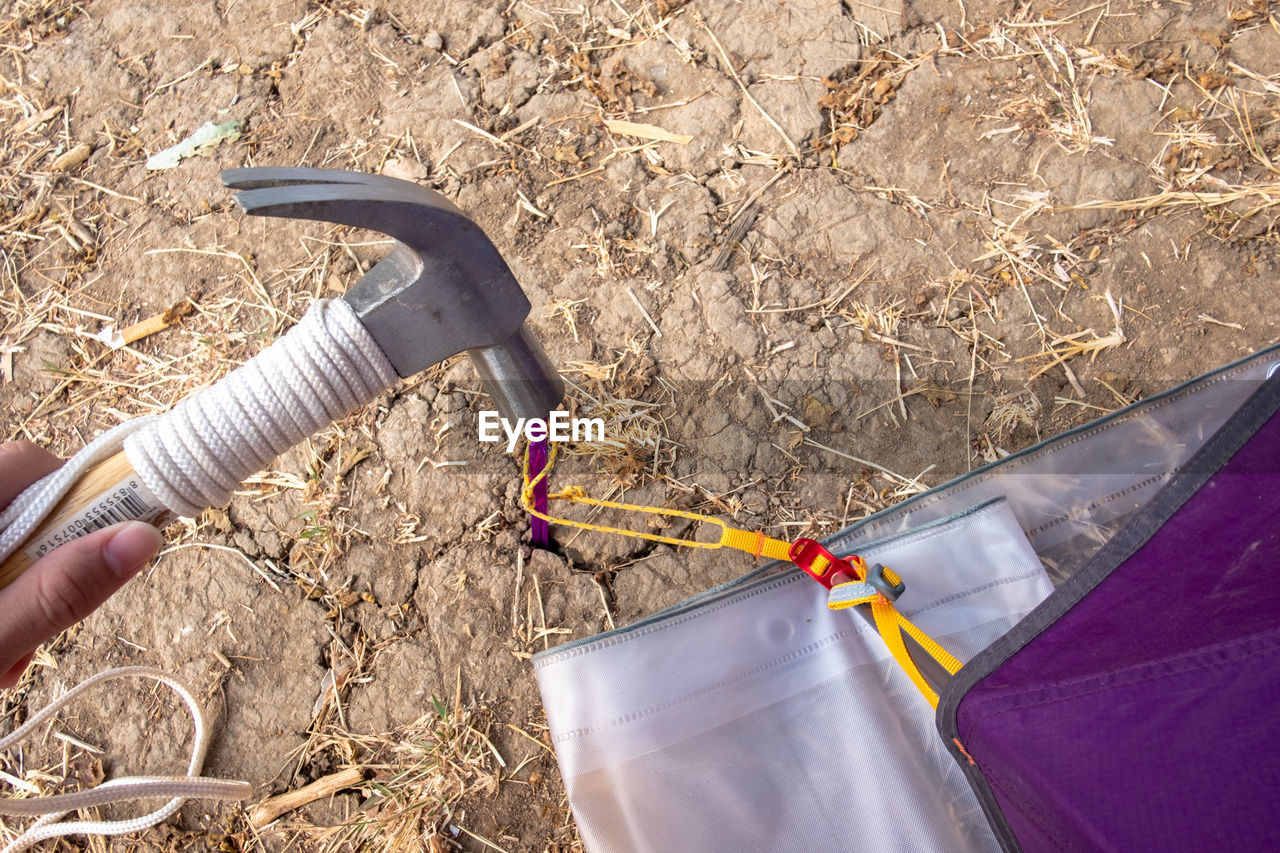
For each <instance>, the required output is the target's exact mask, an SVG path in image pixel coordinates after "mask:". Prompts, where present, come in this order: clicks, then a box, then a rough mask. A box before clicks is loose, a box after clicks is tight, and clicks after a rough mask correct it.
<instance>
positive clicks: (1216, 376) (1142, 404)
mask: <svg viewBox="0 0 1280 853" xmlns="http://www.w3.org/2000/svg"><path fill="white" fill-rule="evenodd" d="M1277 356H1280V343H1275V344H1272V345H1270V346H1268V347H1264V348H1263V349H1260V350H1258V351H1257V352H1254V353H1251V354H1249V355H1247V356H1244V357H1243V358H1239V359H1237V360H1235V361H1233V362H1231V363H1230V364H1226V365H1223V366H1222V367H1219V368H1217V369H1215V370H1211V371H1209V372H1208V373H1202V374H1200V375H1199V376H1196V377H1194V378H1192V379H1188V380H1187V381H1185V382H1182V383H1180V384H1178V385H1176V386H1174V387H1173V388H1170V389H1168V390H1167V391H1161V392H1160V393H1159V394H1153V395H1151V396H1150V397H1147V398H1145V399H1142V400H1139V401H1137V402H1136V403H1133V404H1131V405H1129V406H1126V407H1124V408H1123V409H1117V410H1116V411H1114V412H1112V413H1110V414H1108V415H1103V416H1102V417H1100V418H1096V419H1095V420H1091V421H1089V422H1088V423H1084V424H1081V425H1080V426H1078V427H1073V428H1072V429H1069V430H1067V431H1066V432H1063V433H1060V434H1058V435H1055V436H1053V437H1051V438H1047V439H1045V440H1044V441H1040V442H1037V443H1036V444H1033V445H1031V446H1030V447H1024V448H1023V449H1022V450H1019V451H1017V452H1015V453H1011V454H1009V455H1008V456H1006V457H1004V458H1003V459H997V460H996V461H994V462H989V463H987V464H986V465H983V466H982V467H981V468H977V469H975V470H973V471H970V472H968V473H967V474H961V475H960V476H959V477H955V478H953V479H951V480H948V481H947V482H945V483H942V484H940V485H937V486H934V487H933V488H932V489H929V490H928V491H924V492H921V493H920V494H918V495H913V496H911V497H909V498H906V499H905V500H902V501H899V502H898V503H896V504H894V505H893V506H890V507H885V508H884V509H882V510H880V511H879V512H876V513H873V514H871V515H869V516H867V517H866V518H863V519H860V520H858V521H856V522H854V523H853V524H850V525H849V526H848V527H846V528H844V529H843V530H841V531H839V532H838V533H833V534H832V535H831V536H830V537H828V538H827V539H824V540H823V542H824V543H825V544H826V545H827V546H828V547H830V548H832V549H833V550H834V549H835V548H836V547H840V546H842V543H843V542H845V541H846V540H848V539H852V538H856V537H857V535H858V534H859V533H862V532H863V531H865V530H868V529H874V528H876V527H878V526H880V525H881V524H882V523H883V522H884V521H885V520H886V519H888V518H890V517H892V516H897V515H900V514H902V513H903V512H907V513H911V512H914V511H915V510H917V509H919V508H921V507H922V506H924V505H927V504H928V503H930V502H931V501H935V500H938V499H940V498H941V497H943V496H944V495H945V494H946V493H948V492H951V491H953V490H956V489H959V488H962V487H967V486H969V485H971V484H972V483H974V482H975V481H978V480H982V479H985V478H987V477H990V476H993V475H995V474H996V473H998V472H999V471H1000V470H1001V469H1003V468H1008V467H1011V466H1014V465H1016V464H1018V463H1020V462H1022V461H1024V460H1026V459H1028V458H1029V457H1031V456H1036V455H1039V454H1041V453H1044V452H1047V451H1049V450H1051V449H1053V448H1056V447H1058V446H1060V445H1063V444H1070V443H1073V442H1076V441H1080V440H1082V439H1084V438H1087V437H1088V436H1089V435H1091V434H1093V433H1095V432H1099V431H1101V430H1104V429H1107V428H1109V427H1111V426H1112V425H1114V424H1115V423H1117V422H1119V421H1123V420H1126V419H1128V418H1131V417H1134V416H1136V415H1138V414H1140V413H1142V412H1146V411H1150V410H1151V409H1155V408H1159V407H1162V406H1165V405H1169V404H1172V403H1173V402H1175V401H1176V399H1177V398H1179V397H1181V396H1183V395H1184V394H1186V393H1188V392H1191V391H1195V390H1198V389H1200V388H1203V387H1205V386H1207V385H1211V384H1213V383H1216V382H1222V381H1225V380H1229V379H1231V378H1232V377H1233V376H1234V374H1237V373H1244V372H1246V371H1247V370H1249V369H1250V368H1251V367H1253V366H1254V365H1255V364H1257V362H1259V361H1266V360H1268V359H1270V358H1275V357H1277ZM1277 365H1280V362H1277ZM1273 369H1274V368H1273Z"/></svg>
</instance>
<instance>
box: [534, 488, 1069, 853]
mask: <svg viewBox="0 0 1280 853" xmlns="http://www.w3.org/2000/svg"><path fill="white" fill-rule="evenodd" d="M860 553H861V554H862V555H863V556H864V557H866V558H867V559H868V560H871V561H875V562H880V563H884V564H885V565H887V566H889V567H891V568H893V569H894V570H895V571H897V572H898V573H899V574H900V575H901V576H902V577H903V578H904V579H905V580H906V583H907V591H906V592H905V593H904V594H903V596H902V598H900V599H899V601H898V606H899V608H900V609H901V610H902V612H903V613H905V614H906V615H907V616H908V617H910V618H911V619H912V621H913V622H915V624H916V625H918V626H919V627H920V628H921V630H923V631H925V632H927V633H928V634H930V635H931V636H933V637H934V638H935V639H937V640H938V641H939V642H941V643H942V644H943V646H944V647H946V648H947V649H948V650H950V651H951V652H952V653H953V654H956V655H957V656H958V657H960V658H961V659H962V660H963V659H966V658H967V657H969V656H970V655H972V654H974V653H976V652H978V651H979V650H981V649H982V648H984V647H985V646H986V645H987V644H989V643H990V642H992V641H994V640H995V639H996V638H997V637H999V636H1000V635H1001V634H1003V633H1004V632H1005V631H1007V630H1008V629H1009V628H1011V627H1012V626H1013V625H1014V623H1016V622H1017V620H1018V619H1019V618H1021V617H1022V616H1023V615H1024V614H1025V613H1027V612H1028V611H1029V610H1030V609H1031V608H1032V607H1034V606H1035V605H1036V604H1038V603H1039V602H1040V601H1041V600H1042V599H1043V598H1044V597H1045V596H1047V595H1048V594H1049V592H1050V591H1051V590H1052V585H1051V583H1050V582H1049V579H1048V577H1047V576H1046V575H1045V573H1044V571H1043V569H1042V568H1041V566H1040V562H1039V560H1038V559H1037V558H1036V555H1035V552H1034V551H1033V550H1032V549H1031V546H1030V545H1029V544H1028V543H1027V539H1026V537H1025V536H1024V535H1023V534H1022V531H1021V529H1020V528H1019V527H1018V523H1017V521H1016V519H1015V518H1014V517H1013V513H1012V512H1011V511H1010V508H1009V506H1008V505H1007V503H1005V502H1004V501H991V502H988V503H986V504H983V505H981V506H979V507H976V508H973V509H971V510H968V511H965V512H963V513H960V514H959V515H958V516H955V517H953V518H950V519H947V520H944V521H942V522H939V523H935V524H931V525H928V526H925V527H923V528H920V529H917V530H914V531H912V532H910V533H907V534H903V535H899V536H895V537H893V538H890V539H887V540H883V541H881V542H878V543H874V544H871V545H868V546H866V547H864V548H862V549H861V551H860ZM825 602H826V590H824V589H823V588H822V587H821V586H819V585H818V584H816V583H814V582H813V581H812V580H811V579H809V578H808V577H807V576H806V575H803V574H800V573H799V572H794V573H789V574H786V575H782V576H777V577H772V578H767V579H763V580H761V581H759V582H757V583H754V584H747V585H745V586H743V587H741V588H738V589H734V590H733V591H731V592H727V593H726V594H724V595H723V596H722V597H720V598H718V600H715V601H714V602H708V601H700V602H699V606H698V607H697V608H696V609H693V610H691V611H690V612H688V613H685V614H683V615H676V616H668V617H667V618H663V619H660V620H657V621H655V622H653V623H651V624H648V625H640V626H637V627H635V628H634V629H633V630H629V631H625V632H622V633H619V634H616V635H612V636H606V637H603V638H600V639H597V640H592V641H588V642H586V643H583V644H579V645H575V646H571V647H566V648H563V649H560V650H552V651H551V652H548V653H544V654H543V655H541V656H539V658H538V659H537V661H536V664H535V665H536V671H537V675H538V681H539V685H540V687H541V689H542V693H543V698H544V702H545V704H546V708H547V719H548V722H549V723H550V725H551V730H552V737H553V740H554V744H555V749H556V754H557V756H558V758H559V760H560V767H561V771H562V773H563V775H564V779H565V785H566V787H567V789H568V791H569V798H570V802H571V803H572V804H573V809H574V815H575V817H576V818H577V820H578V826H579V829H580V831H581V832H582V837H583V840H584V842H585V843H586V845H587V848H588V849H589V850H592V851H649V850H653V851H657V850H662V851H670V850H700V851H714V850H723V851H745V850H768V851H781V850H810V851H812V850H841V849H869V850H915V851H928V850H937V851H959V850H989V849H996V844H995V840H994V838H993V837H992V836H991V835H990V831H989V830H988V829H987V825H986V822H985V820H984V819H983V817H982V814H981V811H980V810H979V808H978V805H977V802H976V800H975V799H974V797H973V794H972V792H971V791H970V790H969V786H968V783H967V782H966V781H965V780H964V778H963V776H962V775H961V774H960V772H959V770H958V769H956V768H955V766H954V764H953V762H952V760H951V757H950V756H949V755H948V754H947V753H946V752H945V750H943V749H942V746H941V744H940V743H938V740H937V735H936V733H935V732H934V729H933V711H932V709H931V708H930V707H929V705H928V703H927V702H925V700H924V698H923V697H922V696H921V695H920V694H919V692H917V690H916V688H915V687H914V686H913V685H912V684H911V682H910V680H909V679H908V678H907V676H906V675H905V673H903V672H902V671H901V670H900V669H899V668H898V666H897V665H896V664H895V663H894V662H893V660H892V658H891V657H890V656H889V653H888V651H887V650H886V649H885V646H884V643H883V642H882V641H881V640H880V638H879V635H878V634H876V632H875V630H874V629H873V628H872V627H871V626H870V625H868V624H867V623H866V622H865V621H864V620H863V619H861V618H860V617H858V616H857V615H855V614H853V613H852V612H850V611H831V610H828V609H827V608H826V606H825Z"/></svg>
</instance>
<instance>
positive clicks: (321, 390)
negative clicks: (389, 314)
mask: <svg viewBox="0 0 1280 853" xmlns="http://www.w3.org/2000/svg"><path fill="white" fill-rule="evenodd" d="M396 378H397V377H396V372H395V368H393V367H392V366H391V362H390V361H388V360H387V357H386V356H385V355H384V354H383V352H382V349H381V348H380V347H379V346H378V344H377V342H376V341H375V340H374V339H373V337H372V336H371V335H370V334H369V332H368V331H367V330H366V329H365V327H364V326H363V325H362V324H361V322H360V319H359V318H358V317H357V316H356V314H355V311H353V310H352V308H351V306H350V305H348V304H347V303H346V302H344V301H343V300H341V299H322V300H319V301H317V302H316V303H315V304H314V305H312V306H311V310H310V311H308V312H307V314H306V316H305V317H303V318H302V321H301V322H299V323H298V325H296V326H294V327H293V329H291V330H290V331H289V332H288V333H287V334H285V335H284V336H282V337H281V338H280V339H279V340H277V341H276V342H275V343H273V344H272V345H271V346H270V347H268V348H267V349H265V350H263V351H262V352H261V353H259V354H258V355H256V356H255V357H253V358H252V359H250V360H249V361H247V362H245V364H244V365H243V366H242V367H240V368H238V369H236V370H235V371H234V372H232V373H231V374H230V375H228V376H227V377H226V378H225V379H223V380H222V381H220V382H218V383H217V384H216V385H213V386H212V387H210V388H207V389H205V390H204V391H201V392H200V393H198V394H196V395H194V396H192V397H188V398H187V399H186V400H183V401H182V402H181V403H179V404H178V405H177V406H174V408H173V409H172V410H171V411H169V412H166V413H165V414H163V415H161V416H160V417H158V418H156V419H155V420H154V421H152V422H150V423H149V424H147V426H146V427H144V428H143V429H140V430H138V431H137V432H134V433H131V434H130V435H129V436H128V437H127V438H125V440H124V450H125V455H126V456H127V457H128V458H129V463H130V464H131V465H132V466H133V469H134V470H135V471H137V472H138V475H139V476H140V477H141V478H142V482H143V483H145V484H146V485H147V487H148V488H150V489H151V491H152V492H153V493H154V494H155V495H156V497H158V498H159V499H160V500H161V501H162V502H163V503H164V504H165V505H166V506H167V507H168V508H169V509H171V510H172V511H173V512H175V513H177V514H178V515H186V516H195V515H199V514H200V512H202V511H203V510H204V509H206V508H208V507H214V506H223V505H224V504H226V503H227V502H228V501H229V500H231V493H232V492H233V491H235V489H236V487H237V486H239V484H240V482H241V481H242V480H244V479H245V478H246V477H248V476H249V475H250V474H252V473H254V472H255V471H260V470H262V469H263V468H265V467H266V466H267V464H268V463H270V462H271V460H272V459H275V458H276V457H277V456H279V455H280V454H281V453H284V452H285V451H286V450H288V449H289V448H290V447H292V446H293V445H295V444H297V443H298V442H299V441H301V440H302V439H304V438H306V437H307V436H309V435H311V434H312V433H314V432H316V431H318V430H319V429H321V428H322V427H324V426H325V425H326V424H328V423H329V422H330V421H333V420H335V419H337V418H340V417H343V416H344V415H347V414H348V413H350V412H352V411H354V410H355V409H357V408H359V407H360V406H363V405H365V404H366V403H369V402H371V401H372V400H373V399H374V398H375V397H377V396H378V395H379V394H381V393H382V392H383V391H385V390H386V389H387V388H389V387H391V385H392V384H393V383H394V382H395V381H396Z"/></svg>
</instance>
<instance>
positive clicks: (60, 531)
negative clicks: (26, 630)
mask: <svg viewBox="0 0 1280 853" xmlns="http://www.w3.org/2000/svg"><path fill="white" fill-rule="evenodd" d="M169 515H171V513H170V512H169V511H168V510H167V509H165V508H164V506H163V505H161V504H160V502H159V501H158V500H156V499H155V496H153V495H152V494H151V492H150V490H148V489H147V488H146V486H144V485H143V484H142V481H141V480H140V479H139V477H138V475H137V473H136V472H135V471H134V470H133V466H132V465H130V464H129V460H128V459H127V458H126V457H125V454H124V451H123V450H122V451H120V452H119V453H117V454H116V455H115V456H112V457H110V458H109V459H106V460H104V461H103V462H101V463H99V464H98V465H96V466H94V467H93V468H90V469H89V470H88V471H87V472H86V473H85V475H84V476H83V477H81V478H80V479H79V480H77V481H76V483H75V485H73V486H72V487H71V489H70V490H69V491H68V492H67V494H66V495H65V496H64V497H63V498H62V500H60V501H59V502H58V503H57V504H56V505H55V506H54V508H53V511H52V512H50V513H49V516H48V518H49V519H50V520H46V521H45V523H44V524H42V525H41V526H40V527H39V528H37V529H36V532H35V533H33V534H31V536H30V537H28V538H27V541H25V542H23V543H22V545H21V546H19V548H18V550H16V551H14V552H13V553H12V554H11V555H9V559H7V560H5V561H4V563H3V564H0V589H4V588H5V587H6V586H8V585H9V584H11V583H13V581H14V580H15V579H16V578H17V577H18V576H19V575H21V574H22V573H23V572H25V571H26V570H27V569H28V568H30V567H31V564H32V563H34V562H35V561H36V560H37V559H39V558H40V557H42V556H44V554H46V553H48V552H49V551H52V550H53V549H54V548H56V547H57V546H58V545H60V544H62V543H63V542H68V541H70V540H72V539H75V538H77V537H79V536H83V535H85V534H86V533H92V532H93V531H94V530H97V529H99V528H102V527H107V526H108V525H111V524H115V523H116V522H118V521H128V520H130V519H142V520H143V521H150V522H152V523H164V520H165V519H166V518H167V517H168V516H169Z"/></svg>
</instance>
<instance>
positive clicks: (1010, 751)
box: [939, 380, 1280, 851]
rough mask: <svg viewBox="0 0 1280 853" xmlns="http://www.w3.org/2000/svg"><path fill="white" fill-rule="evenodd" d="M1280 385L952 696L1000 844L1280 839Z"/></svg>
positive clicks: (975, 667)
mask: <svg viewBox="0 0 1280 853" xmlns="http://www.w3.org/2000/svg"><path fill="white" fill-rule="evenodd" d="M1278 384H1280V380H1273V381H1269V382H1267V383H1265V385H1264V387H1263V388H1262V389H1261V390H1260V391H1259V392H1258V393H1257V394H1255V395H1254V397H1253V398H1251V399H1250V401H1249V402H1248V403H1247V404H1246V405H1245V406H1244V407H1243V408H1242V409H1241V411H1240V412H1238V413H1237V414H1236V415H1235V416H1233V418H1232V419H1231V420H1230V421H1229V422H1228V423H1227V425H1226V426H1224V427H1223V428H1222V430H1221V431H1220V432H1219V433H1218V435H1216V436H1215V437H1214V438H1213V439H1211V440H1210V442H1209V443H1208V444H1206V446H1205V447H1204V448H1203V450H1202V451H1201V452H1200V453H1199V454H1197V456H1196V457H1195V458H1194V459H1193V460H1192V461H1191V462H1190V463H1189V464H1188V466H1187V469H1186V470H1185V471H1183V472H1181V473H1179V474H1178V475H1177V476H1175V477H1174V478H1173V480H1171V482H1170V483H1169V484H1168V485H1167V486H1166V487H1165V489H1164V491H1163V492H1162V493H1161V494H1160V495H1159V496H1157V498H1156V499H1155V500H1154V501H1153V502H1152V504H1151V505H1150V506H1149V507H1148V508H1147V509H1146V510H1144V511H1143V513H1142V514H1141V515H1140V516H1139V517H1137V518H1135V519H1134V520H1133V521H1132V522H1131V523H1130V524H1129V526H1128V527H1126V528H1125V529H1124V530H1123V531H1121V532H1120V533H1118V534H1117V535H1116V537H1115V538H1114V539H1113V540H1112V541H1111V542H1110V543H1109V544H1108V545H1107V546H1106V547H1105V548H1104V549H1103V550H1102V551H1101V552H1100V553H1099V554H1098V556H1097V557H1096V558H1095V560H1094V563H1093V565H1090V566H1089V567H1087V568H1086V569H1084V570H1082V571H1081V572H1080V573H1079V574H1077V575H1076V576H1075V577H1073V578H1072V579H1071V580H1070V581H1068V582H1067V584H1065V585H1064V586H1063V587H1062V588H1061V589H1059V590H1058V591H1057V592H1055V593H1054V595H1053V596H1051V597H1050V598H1049V599H1048V600H1047V601H1046V602H1045V603H1044V604H1043V605H1041V607H1040V608H1038V609H1037V610H1036V611H1035V612H1033V613H1032V614H1031V615H1029V616H1028V617H1027V619H1026V620H1024V622H1023V623H1022V624H1021V625H1019V627H1018V628H1016V629H1015V630H1014V632H1012V633H1011V634H1010V635H1007V636H1006V637H1005V638H1004V639H1003V640H1002V641H1001V643H998V644H997V645H996V646H993V647H992V648H991V649H989V650H988V651H987V652H984V655H985V656H986V657H985V659H984V658H983V657H982V656H980V658H979V659H975V660H974V661H973V662H972V663H971V664H970V665H968V666H966V667H965V669H964V670H962V671H961V675H960V677H958V678H957V680H956V682H953V683H952V685H950V686H949V687H948V689H947V691H946V692H945V693H944V695H943V700H942V704H941V705H940V706H939V727H940V730H941V731H942V733H943V735H944V737H945V738H946V739H947V740H948V741H950V742H951V743H952V744H953V745H954V746H955V750H954V752H955V754H956V755H957V758H958V760H959V761H960V763H961V766H962V767H963V768H964V769H965V771H966V773H967V774H968V775H969V776H970V779H971V781H972V782H973V783H974V788H975V790H976V791H977V792H978V795H979V799H980V800H982V801H983V802H984V807H985V808H986V809H987V812H988V816H989V817H990V818H991V821H992V824H993V827H994V828H995V829H996V832H997V837H999V838H1000V840H1001V842H1002V844H1003V845H1004V846H1005V847H1006V848H1008V849H1019V848H1020V849H1023V850H1027V851H1035V850H1097V849H1110V850H1124V851H1140V850H1153V851H1155V850H1158V851H1172V850H1221V849H1232V850H1264V849H1265V850H1275V849H1280V711H1277V707H1278V706H1280V583H1278V582H1277V580H1280V415H1276V414H1275V412H1276V409H1277V406H1278V405H1280V388H1277V385H1278ZM966 670H967V671H968V672H966Z"/></svg>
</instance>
